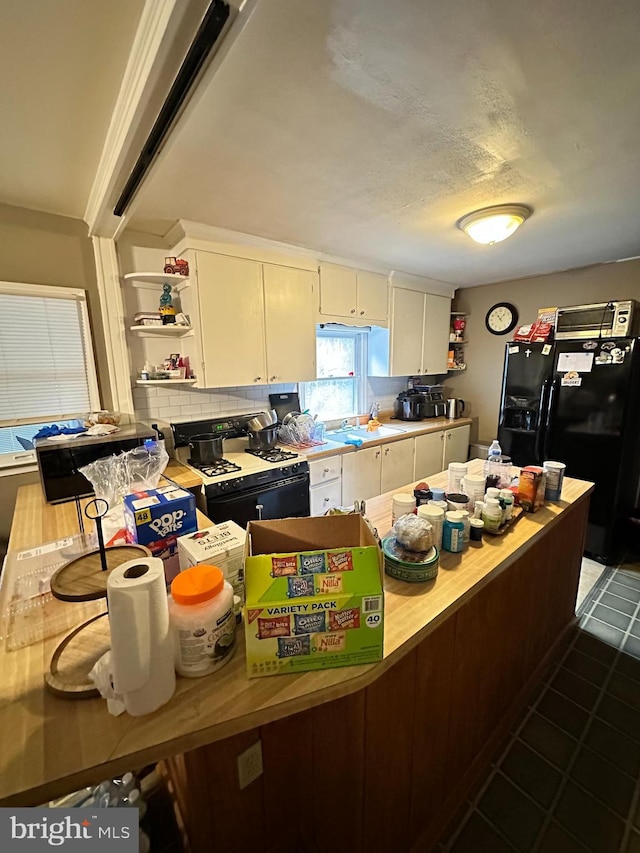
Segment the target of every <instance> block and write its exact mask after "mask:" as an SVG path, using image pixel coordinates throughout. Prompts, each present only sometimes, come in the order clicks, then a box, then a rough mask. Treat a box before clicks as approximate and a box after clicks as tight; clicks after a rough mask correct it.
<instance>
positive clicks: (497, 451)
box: [487, 438, 502, 462]
mask: <svg viewBox="0 0 640 853" xmlns="http://www.w3.org/2000/svg"><path fill="white" fill-rule="evenodd" d="M501 456H502V448H501V447H500V444H499V443H498V439H497V438H494V439H493V441H492V442H491V447H490V448H489V454H488V456H487V458H488V460H489V462H500V457H501Z"/></svg>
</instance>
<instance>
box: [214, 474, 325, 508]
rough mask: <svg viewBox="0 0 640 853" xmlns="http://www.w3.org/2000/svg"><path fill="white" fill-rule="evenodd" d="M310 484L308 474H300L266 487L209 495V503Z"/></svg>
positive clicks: (275, 481) (256, 495)
mask: <svg viewBox="0 0 640 853" xmlns="http://www.w3.org/2000/svg"><path fill="white" fill-rule="evenodd" d="M305 482H306V483H307V485H308V483H309V475H308V474H298V475H296V476H295V477H287V478H286V479H285V480H274V481H273V482H272V483H265V485H264V486H256V487H254V488H252V489H238V491H237V492H236V491H233V492H224V493H223V494H220V495H213V496H210V495H207V500H208V501H215V502H216V503H228V502H229V501H233V500H237V499H238V498H251V497H258V496H259V495H263V494H264V493H265V492H273V491H277V490H278V489H282V488H284V487H285V486H290V485H291V484H293V483H305Z"/></svg>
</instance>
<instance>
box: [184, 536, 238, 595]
mask: <svg viewBox="0 0 640 853" xmlns="http://www.w3.org/2000/svg"><path fill="white" fill-rule="evenodd" d="M246 538H247V534H246V531H245V530H244V528H242V527H240V525H239V524H236V523H235V521H223V522H221V523H220V524H214V525H212V526H211V527H205V528H203V529H202V530H197V531H196V532H195V533H187V534H186V535H185V536H181V537H180V538H179V539H178V557H179V559H180V571H181V572H182V571H184V569H188V568H189V566H197V565H199V564H201V563H204V564H205V565H208V566H217V567H218V568H219V569H221V570H222V574H223V575H224V577H225V580H228V581H229V583H230V584H231V586H232V587H233V594H234V595H237V596H239V597H240V602H241V604H244V546H245V540H246Z"/></svg>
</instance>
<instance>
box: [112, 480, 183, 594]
mask: <svg viewBox="0 0 640 853" xmlns="http://www.w3.org/2000/svg"><path fill="white" fill-rule="evenodd" d="M124 518H125V523H126V525H127V538H128V539H129V541H130V542H137V543H138V544H139V545H146V546H147V548H148V549H149V550H150V551H151V553H152V554H153V556H154V557H160V558H161V559H162V560H163V562H164V574H165V578H166V579H167V583H168V582H169V581H171V580H173V578H174V577H175V576H176V575H177V574H178V572H179V571H180V563H179V560H178V544H177V542H178V537H179V536H182V535H183V534H185V533H193V532H194V531H195V530H196V529H197V527H198V521H197V518H196V499H195V497H194V496H193V495H192V494H191V492H187V491H186V490H185V489H181V488H180V487H179V486H173V485H169V486H161V487H160V488H159V489H145V490H144V491H142V492H133V493H132V494H130V495H125V498H124Z"/></svg>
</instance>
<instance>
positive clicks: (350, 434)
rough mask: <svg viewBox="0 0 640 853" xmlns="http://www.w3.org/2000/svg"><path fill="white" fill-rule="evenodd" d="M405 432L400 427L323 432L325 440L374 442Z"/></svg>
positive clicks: (357, 428) (351, 428)
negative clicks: (353, 439)
mask: <svg viewBox="0 0 640 853" xmlns="http://www.w3.org/2000/svg"><path fill="white" fill-rule="evenodd" d="M403 432H406V430H404V429H400V427H389V426H380V427H378V429H376V430H373V431H372V432H369V430H368V429H367V428H366V427H350V428H349V429H329V430H327V431H326V432H325V435H326V437H327V438H330V439H331V440H332V441H345V440H346V439H349V438H360V439H362V440H363V441H375V440H376V439H377V438H388V437H389V436H392V435H399V434H400V433H403Z"/></svg>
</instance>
